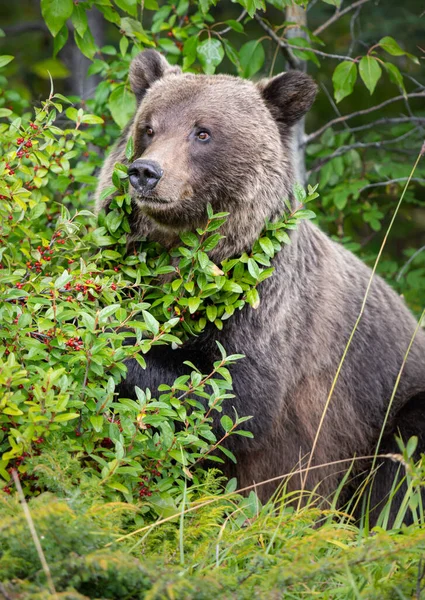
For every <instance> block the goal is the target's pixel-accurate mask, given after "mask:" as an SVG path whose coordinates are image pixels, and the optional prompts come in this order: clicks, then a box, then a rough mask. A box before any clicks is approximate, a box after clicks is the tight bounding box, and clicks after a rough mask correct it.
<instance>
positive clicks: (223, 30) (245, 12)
mask: <svg viewBox="0 0 425 600" xmlns="http://www.w3.org/2000/svg"><path fill="white" fill-rule="evenodd" d="M247 12H248V11H247V10H246V9H244V10H243V11H242V12H241V14H240V15H239V17H238V18H237V19H236V21H237V22H238V23H239V22H240V21H242V19H243V18H244V17H245V16H246V14H247ZM229 31H232V28H231V27H226V28H225V29H222V30H221V31H214V33H216V34H217V35H224V34H225V33H229Z"/></svg>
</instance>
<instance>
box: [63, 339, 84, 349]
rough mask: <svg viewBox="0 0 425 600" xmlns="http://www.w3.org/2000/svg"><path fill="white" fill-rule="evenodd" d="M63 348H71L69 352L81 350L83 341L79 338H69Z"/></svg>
mask: <svg viewBox="0 0 425 600" xmlns="http://www.w3.org/2000/svg"><path fill="white" fill-rule="evenodd" d="M65 346H68V348H71V350H82V349H83V348H84V343H83V340H82V339H81V338H79V337H72V338H69V340H68V341H67V342H65Z"/></svg>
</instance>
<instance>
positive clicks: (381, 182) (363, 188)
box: [359, 177, 425, 192]
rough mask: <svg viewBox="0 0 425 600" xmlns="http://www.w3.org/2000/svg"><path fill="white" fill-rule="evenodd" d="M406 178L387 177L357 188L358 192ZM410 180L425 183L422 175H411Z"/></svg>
mask: <svg viewBox="0 0 425 600" xmlns="http://www.w3.org/2000/svg"><path fill="white" fill-rule="evenodd" d="M407 179H408V177H397V179H388V180H387V181H378V182H377V183H369V184H368V185H365V186H364V187H362V188H361V189H360V190H359V192H363V191H364V190H367V189H369V188H372V187H379V186H385V185H389V184H390V183H398V182H400V181H406V180H407ZM410 181H416V182H418V183H425V179H423V178H422V177H412V179H411V180H410Z"/></svg>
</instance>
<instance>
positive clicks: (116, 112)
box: [108, 83, 136, 129]
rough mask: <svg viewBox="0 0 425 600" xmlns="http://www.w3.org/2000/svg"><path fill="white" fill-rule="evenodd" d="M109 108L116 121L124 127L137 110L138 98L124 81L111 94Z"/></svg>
mask: <svg viewBox="0 0 425 600" xmlns="http://www.w3.org/2000/svg"><path fill="white" fill-rule="evenodd" d="M108 108H109V110H110V111H111V115H112V118H113V119H114V121H115V123H116V124H117V125H118V126H119V127H121V129H124V127H125V126H126V125H127V123H128V121H129V120H130V119H131V117H132V116H133V114H134V112H135V110H136V98H135V97H134V94H133V92H131V91H130V90H129V89H128V88H127V87H126V86H125V85H124V84H123V83H122V84H120V85H119V86H117V87H116V88H115V89H114V90H113V92H112V94H111V95H110V96H109V101H108Z"/></svg>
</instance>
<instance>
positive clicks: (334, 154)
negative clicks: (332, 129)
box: [309, 129, 415, 173]
mask: <svg viewBox="0 0 425 600" xmlns="http://www.w3.org/2000/svg"><path fill="white" fill-rule="evenodd" d="M412 133H415V130H414V129H411V130H410V131H408V132H407V133H403V135H400V136H398V137H396V138H394V139H392V140H380V141H379V142H355V143H354V144H348V145H347V146H341V147H340V148H338V150H335V152H332V154H329V156H325V157H324V158H322V159H321V160H319V161H317V162H316V164H314V165H313V166H312V168H311V169H310V171H309V173H314V172H315V171H318V170H319V169H321V168H322V167H323V165H325V164H326V163H328V162H329V161H330V160H332V159H333V158H337V157H338V156H341V155H342V154H345V153H346V152H349V151H350V150H355V149H357V148H377V149H378V150H380V149H381V148H382V146H386V145H387V144H395V143H397V142H401V140H404V139H405V138H407V137H409V136H410V135H412Z"/></svg>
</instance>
